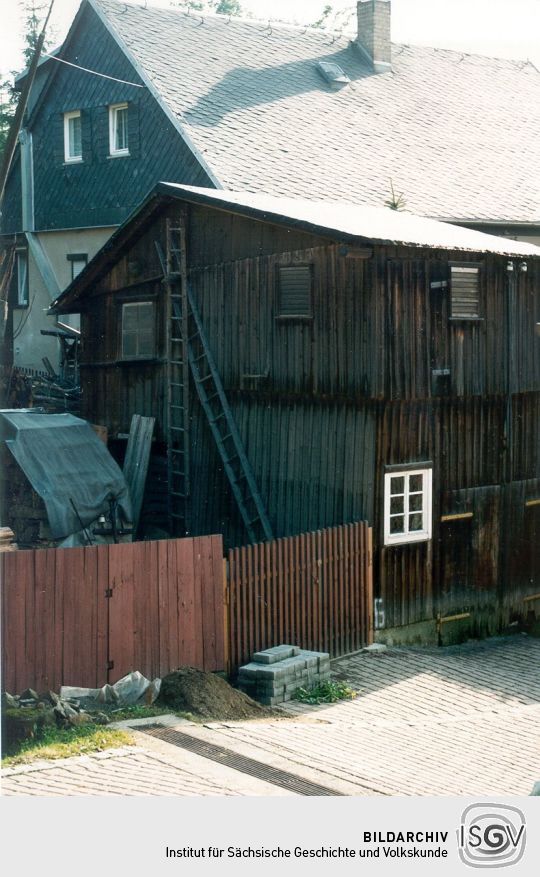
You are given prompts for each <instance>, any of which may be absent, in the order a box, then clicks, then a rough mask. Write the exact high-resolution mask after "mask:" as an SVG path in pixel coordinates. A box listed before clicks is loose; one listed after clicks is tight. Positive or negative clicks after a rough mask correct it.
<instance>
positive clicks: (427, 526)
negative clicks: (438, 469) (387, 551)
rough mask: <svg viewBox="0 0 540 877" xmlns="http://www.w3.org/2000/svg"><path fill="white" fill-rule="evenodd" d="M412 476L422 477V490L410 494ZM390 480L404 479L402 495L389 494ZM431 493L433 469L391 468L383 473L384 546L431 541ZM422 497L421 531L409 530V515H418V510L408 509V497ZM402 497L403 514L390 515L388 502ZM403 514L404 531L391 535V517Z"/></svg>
mask: <svg viewBox="0 0 540 877" xmlns="http://www.w3.org/2000/svg"><path fill="white" fill-rule="evenodd" d="M413 475H421V476H422V490H421V491H416V492H414V493H412V492H411V491H410V489H409V485H410V479H411V477H412V476H413ZM392 478H403V479H404V492H403V494H396V493H391V487H392ZM432 491H433V469H432V467H431V466H418V468H406V467H404V468H403V469H399V468H396V469H394V468H392V469H391V470H389V471H387V472H385V473H384V544H385V545H400V544H404V543H407V542H426V541H427V540H428V539H431V533H432V523H433V521H432V517H433V513H432V500H433V496H432ZM420 494H421V496H422V509H421V514H422V516H423V520H422V524H423V527H422V529H421V530H410V529H409V515H412V514H415V513H416V514H418V513H419V512H418V510H414V509H411V508H410V497H411V496H415V495H416V496H418V495H420ZM397 496H403V512H395V513H392V512H391V510H390V500H391V498H392V497H397ZM401 514H403V517H404V529H403V532H400V533H391V532H390V522H391V519H392V517H395V516H398V515H401Z"/></svg>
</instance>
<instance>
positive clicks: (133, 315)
mask: <svg viewBox="0 0 540 877" xmlns="http://www.w3.org/2000/svg"><path fill="white" fill-rule="evenodd" d="M138 324H139V319H138V308H137V306H136V305H135V306H133V305H124V314H123V321H122V326H123V328H124V331H130V332H135V331H136V330H137V326H138Z"/></svg>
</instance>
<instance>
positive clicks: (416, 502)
mask: <svg viewBox="0 0 540 877" xmlns="http://www.w3.org/2000/svg"><path fill="white" fill-rule="evenodd" d="M423 498H424V496H423V494H422V493H413V494H409V511H411V512H421V511H422V508H423V505H422V501H423Z"/></svg>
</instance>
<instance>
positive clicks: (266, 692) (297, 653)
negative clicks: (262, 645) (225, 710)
mask: <svg viewBox="0 0 540 877" xmlns="http://www.w3.org/2000/svg"><path fill="white" fill-rule="evenodd" d="M329 679H330V655H329V654H328V653H327V652H310V651H307V650H306V649H299V648H298V647H297V646H288V645H282V646H274V647H273V648H271V649H265V650H264V651H262V652H255V654H254V655H253V660H252V661H251V662H250V663H249V664H245V665H244V666H243V667H240V670H239V671H238V687H239V688H240V690H241V691H244V692H245V693H246V694H249V696H250V697H252V698H253V699H254V700H257V701H258V702H259V703H261V704H264V705H265V706H277V705H278V704H280V703H285V702H286V701H289V700H292V698H293V695H294V694H295V692H296V691H298V689H299V688H308V689H309V688H313V687H314V686H316V685H318V684H319V683H320V682H327V681H328V680H329Z"/></svg>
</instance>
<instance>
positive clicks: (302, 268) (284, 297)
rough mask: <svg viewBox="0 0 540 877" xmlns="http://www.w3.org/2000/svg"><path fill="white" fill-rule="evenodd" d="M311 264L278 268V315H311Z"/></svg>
mask: <svg viewBox="0 0 540 877" xmlns="http://www.w3.org/2000/svg"><path fill="white" fill-rule="evenodd" d="M311 286H312V283H311V266H310V265H292V266H287V267H281V268H280V269H279V316H280V317H304V318H305V317H311V316H312V307H311Z"/></svg>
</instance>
